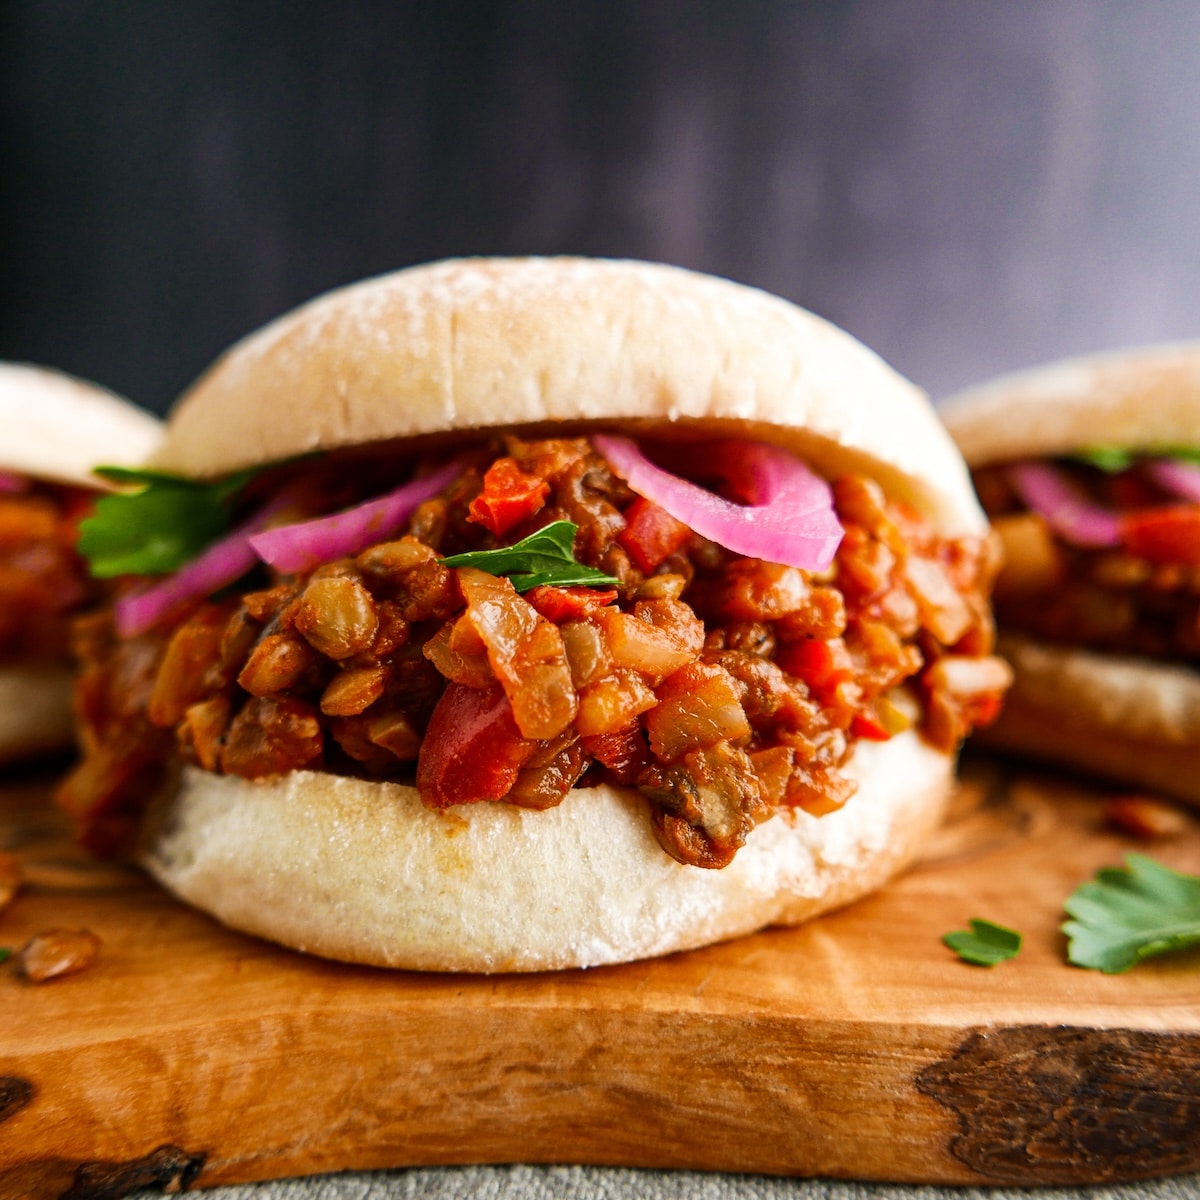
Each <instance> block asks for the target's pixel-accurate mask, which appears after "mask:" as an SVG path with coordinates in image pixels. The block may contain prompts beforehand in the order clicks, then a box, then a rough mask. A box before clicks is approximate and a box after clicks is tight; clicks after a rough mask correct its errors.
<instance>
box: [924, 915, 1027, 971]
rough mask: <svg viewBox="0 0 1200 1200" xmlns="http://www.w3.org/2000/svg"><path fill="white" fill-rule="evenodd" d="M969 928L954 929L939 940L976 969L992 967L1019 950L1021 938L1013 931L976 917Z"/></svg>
mask: <svg viewBox="0 0 1200 1200" xmlns="http://www.w3.org/2000/svg"><path fill="white" fill-rule="evenodd" d="M970 926H971V928H970V930H966V929H958V930H955V931H954V932H953V933H947V934H944V935H943V937H942V941H943V942H944V943H945V944H946V945H947V946H949V947H950V949H951V950H953V951H954V953H955V954H957V955H958V957H959V958H961V959H962V960H963V961H964V962H969V963H973V964H974V965H975V966H977V967H994V966H995V965H996V964H997V963H1001V962H1004V961H1005V960H1007V959H1010V958H1015V957H1016V956H1017V952H1018V951H1019V950H1020V949H1021V935H1020V934H1019V933H1018V932H1017V931H1016V930H1015V929H1008V928H1006V927H1005V926H1004V925H996V924H994V923H993V922H991V921H984V920H981V919H980V918H978V917H974V918H972V920H971V921H970Z"/></svg>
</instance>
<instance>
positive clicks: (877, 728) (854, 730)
mask: <svg viewBox="0 0 1200 1200" xmlns="http://www.w3.org/2000/svg"><path fill="white" fill-rule="evenodd" d="M850 733H851V735H852V736H853V737H859V738H866V739H867V740H868V741H871V742H886V741H890V740H891V736H892V735H891V734H890V733H889V732H888V731H887V729H886V728H884V726H883V725H882V724H881V723H880V722H879V721H878V720H876V718H875V717H872V716H869V715H868V714H867V713H855V714H854V716H853V718H852V719H851V721H850Z"/></svg>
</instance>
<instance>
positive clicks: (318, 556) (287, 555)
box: [250, 463, 462, 574]
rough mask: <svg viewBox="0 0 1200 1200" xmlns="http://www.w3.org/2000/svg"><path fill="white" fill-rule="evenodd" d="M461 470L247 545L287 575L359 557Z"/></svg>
mask: <svg viewBox="0 0 1200 1200" xmlns="http://www.w3.org/2000/svg"><path fill="white" fill-rule="evenodd" d="M461 469H462V468H461V465H460V464H458V463H448V464H447V465H446V466H444V467H442V468H440V469H439V470H437V471H434V472H433V473H432V474H430V475H425V476H423V477H422V478H420V479H414V480H413V481H412V482H411V483H406V484H404V486H403V487H398V488H396V490H395V491H392V492H388V493H387V494H386V495H384V496H380V497H379V498H378V499H375V500H368V501H367V502H366V503H365V504H359V505H357V506H356V507H354V508H348V509H346V510H345V511H344V512H340V513H334V514H333V515H332V516H328V517H317V518H316V519H315V520H312V521H301V522H299V523H298V524H295V525H281V526H279V527H277V528H275V529H267V530H264V531H263V532H261V533H257V534H255V535H254V536H252V537H251V538H250V546H251V548H252V550H253V552H254V553H255V554H256V555H258V557H259V558H261V559H262V560H263V562H265V563H269V564H270V565H271V566H272V567H274V568H275V569H276V570H277V571H282V572H284V573H285V574H292V573H295V572H297V571H307V570H310V569H311V568H313V567H318V566H320V565H321V564H322V563H327V562H332V561H333V560H334V559H335V558H346V557H349V556H351V555H354V554H358V553H360V552H361V551H363V550H365V549H366V548H367V547H368V546H371V545H373V544H374V543H375V542H378V541H380V540H381V539H382V538H386V537H390V536H391V535H392V534H394V533H395V532H396V531H397V530H398V529H400V528H401V527H402V526H403V524H404V522H405V521H407V520H408V518H409V517H411V516H412V514H413V513H414V512H415V511H416V508H417V506H418V505H419V504H421V503H422V502H423V501H425V500H429V499H431V498H432V497H434V496H436V495H437V494H438V492H440V491H441V490H442V489H443V488H444V487H446V485H447V484H449V483H450V482H451V480H453V479H454V478H455V476H457V475H458V473H459V471H460V470H461Z"/></svg>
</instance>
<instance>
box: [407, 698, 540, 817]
mask: <svg viewBox="0 0 1200 1200" xmlns="http://www.w3.org/2000/svg"><path fill="white" fill-rule="evenodd" d="M536 749H537V743H536V742H532V741H528V740H527V739H525V738H523V737H522V736H521V733H520V730H518V729H517V723H516V721H515V720H514V719H513V712H512V705H510V704H509V702H508V697H507V696H506V695H505V694H504V689H503V688H501V687H500V686H499V684H497V685H496V686H495V687H492V688H471V687H465V686H464V685H463V684H460V683H451V684H449V685H448V686H447V688H446V690H445V691H444V692H443V693H442V697H441V699H440V700H439V701H438V702H437V705H436V707H435V708H434V710H433V715H432V716H431V717H430V719H429V727H428V728H427V729H426V730H425V738H424V740H423V741H422V743H421V753H420V757H419V758H418V760H417V791H419V792H420V794H421V799H422V800H423V801H424V802H425V803H426V804H428V805H430V807H432V808H449V807H450V806H451V805H454V804H473V803H475V802H476V801H478V800H499V799H501V798H502V797H503V796H506V795H508V793H509V791H510V790H511V788H512V786H513V784H514V783H515V782H516V780H517V772H518V771H519V770H520V768H521V764H522V763H524V762H525V760H526V759H528V758H529V756H530V755H531V754H532V753H533V752H534V750H536Z"/></svg>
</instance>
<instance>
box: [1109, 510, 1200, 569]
mask: <svg viewBox="0 0 1200 1200" xmlns="http://www.w3.org/2000/svg"><path fill="white" fill-rule="evenodd" d="M1119 528H1120V533H1121V544H1122V545H1123V546H1124V547H1125V549H1126V550H1128V551H1129V553H1130V554H1136V555H1137V556H1138V557H1139V558H1144V559H1146V561H1147V562H1152V563H1181V564H1184V565H1186V566H1197V565H1200V504H1167V505H1162V506H1159V507H1156V508H1141V509H1136V510H1134V511H1133V512H1126V513H1122V514H1121V517H1120V526H1119Z"/></svg>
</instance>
